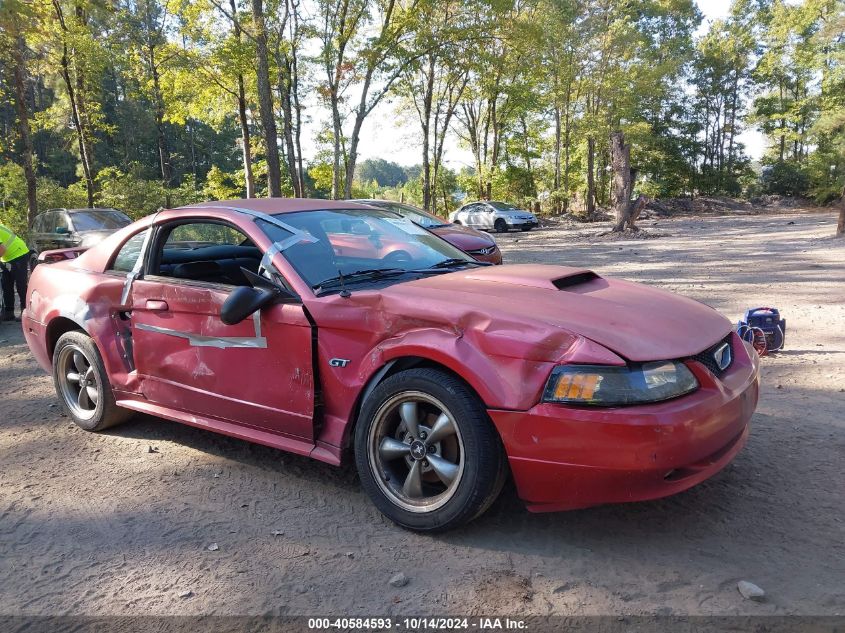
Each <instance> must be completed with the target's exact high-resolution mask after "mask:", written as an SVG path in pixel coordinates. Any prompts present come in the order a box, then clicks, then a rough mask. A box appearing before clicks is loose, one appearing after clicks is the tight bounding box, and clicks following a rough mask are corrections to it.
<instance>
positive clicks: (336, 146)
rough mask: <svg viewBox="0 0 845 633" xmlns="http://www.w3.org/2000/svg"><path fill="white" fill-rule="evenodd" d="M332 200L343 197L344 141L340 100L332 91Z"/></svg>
mask: <svg viewBox="0 0 845 633" xmlns="http://www.w3.org/2000/svg"><path fill="white" fill-rule="evenodd" d="M331 101H332V131H333V133H334V134H333V139H332V140H333V143H332V156H333V158H332V199H334V200H339V199H340V196H341V193H342V191H341V167H340V161H341V153H342V148H341V141H342V140H343V124H342V123H341V119H340V99H339V97H338V95H337V93H336V92H335V91H334V89H332V95H331Z"/></svg>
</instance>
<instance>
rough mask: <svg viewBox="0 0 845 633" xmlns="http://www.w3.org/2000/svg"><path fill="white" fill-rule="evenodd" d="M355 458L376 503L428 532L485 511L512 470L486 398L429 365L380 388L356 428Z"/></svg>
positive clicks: (398, 519) (394, 517)
mask: <svg viewBox="0 0 845 633" xmlns="http://www.w3.org/2000/svg"><path fill="white" fill-rule="evenodd" d="M355 462H356V466H357V468H358V474H359V476H360V478H361V484H362V486H363V487H364V490H366V492H367V494H369V496H370V498H371V499H372V500H373V503H375V505H376V507H378V509H379V510H380V511H381V512H382V513H383V514H385V515H386V516H387V517H388V518H389V519H391V520H392V521H394V522H395V523H397V524H399V525H401V526H402V527H405V528H409V529H412V530H420V531H435V530H446V529H449V528H453V527H457V526H459V525H461V524H463V523H466V522H468V521H471V520H472V519H474V518H475V517H477V516H479V515H480V514H482V513H483V512H484V511H485V510H486V509H487V508H488V507H489V506H490V504H491V503H493V501H494V500H495V499H496V497H497V496H498V495H499V492H500V491H501V489H502V485H503V484H504V479H505V475H506V473H507V470H506V465H505V454H504V449H503V448H502V444H501V441H500V440H499V436H498V434H497V433H496V430H495V429H494V427H493V425H492V423H491V422H490V419H489V418H488V416H487V413H486V411H485V409H484V405H483V404H482V402H481V401H480V400H479V399H478V397H477V396H476V395H475V394H474V393H473V392H472V391H471V390H470V389H469V388H468V387H467V386H466V385H465V384H464V383H463V382H462V381H461V380H459V379H458V378H456V377H454V376H452V375H450V374H448V373H446V372H443V371H440V370H437V369H428V368H425V369H410V370H407V371H403V372H400V373H398V374H395V375H393V376H391V377H390V378H388V379H386V380H385V381H384V382H382V383H381V384H380V385H378V387H376V388H375V389H374V390H373V392H372V394H370V396H369V397H368V398H367V400H366V401H365V402H364V404H363V406H362V408H361V414H360V417H359V419H358V424H357V425H356V429H355Z"/></svg>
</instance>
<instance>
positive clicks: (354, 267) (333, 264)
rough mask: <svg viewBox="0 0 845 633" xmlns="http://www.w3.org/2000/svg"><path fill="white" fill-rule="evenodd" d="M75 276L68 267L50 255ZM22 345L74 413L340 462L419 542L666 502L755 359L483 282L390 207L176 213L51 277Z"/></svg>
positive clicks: (487, 278) (720, 434) (600, 305)
mask: <svg viewBox="0 0 845 633" xmlns="http://www.w3.org/2000/svg"><path fill="white" fill-rule="evenodd" d="M56 259H60V258H56ZM29 288H30V293H31V294H30V297H29V302H28V306H27V308H26V312H25V314H24V317H23V327H24V332H25V334H26V338H27V341H28V343H29V346H30V349H31V350H32V352H33V354H34V355H35V357H36V358H37V359H38V361H39V362H40V364H41V365H42V366H43V367H44V368H45V370H47V371H49V372H51V373H52V376H53V380H54V382H55V387H56V391H57V393H58V396H59V398H60V399H61V401H62V403H63V405H64V407H65V408H66V409H67V412H68V414H69V415H70V416H71V417H72V418H73V420H74V421H75V422H76V423H77V424H78V425H79V426H81V427H82V428H84V429H87V430H91V431H98V430H101V429H105V428H107V427H109V426H111V425H113V424H116V423H118V422H120V421H121V420H123V419H125V418H126V417H127V416H128V415H130V414H131V412H133V411H141V412H144V413H149V414H153V415H156V416H161V417H163V418H167V419H170V420H176V421H178V422H182V423H184V424H189V425H192V426H197V427H201V428H205V429H209V430H211V431H217V432H219V433H224V434H226V435H230V436H233V437H237V438H242V439H246V440H249V441H252V442H257V443H259V444H264V445H267V446H272V447H275V448H279V449H283V450H287V451H292V452H294V453H298V454H301V455H308V456H310V457H313V458H314V459H318V460H322V461H325V462H329V463H331V464H340V463H341V460H342V459H343V458H344V456H345V455H347V454H349V455H351V456H354V460H355V463H356V465H357V469H358V472H359V474H360V479H361V483H362V485H363V487H364V489H365V490H366V492H367V493H368V494H369V496H370V497H371V498H372V500H373V502H374V503H375V505H376V506H377V507H378V508H379V509H380V510H381V511H382V512H383V513H384V514H385V515H387V516H388V517H389V518H390V519H392V520H393V521H395V522H396V523H398V524H400V525H402V526H404V527H407V528H411V529H415V530H438V529H446V528H451V527H454V526H457V525H460V524H462V523H464V522H466V521H469V520H471V519H473V518H475V517H478V516H479V515H481V514H482V513H483V512H484V511H485V510H486V509H487V508H488V507H489V506H490V504H491V503H492V502H493V501H494V500H495V499H496V497H497V495H498V494H499V492H500V490H501V488H502V485H503V483H504V481H505V479H506V477H507V476H508V474H510V475H512V476H513V478H514V480H515V484H516V489H517V491H518V494H519V496H520V497H521V498H522V499H523V500H524V501H525V503H526V504H527V506H528V508H529V509H530V510H533V511H546V510H564V509H570V508H581V507H587V506H592V505H597V504H605V503H616V502H624V501H637V500H644V499H654V498H658V497H663V496H666V495H670V494H674V493H677V492H679V491H681V490H685V489H687V488H689V487H690V486H693V485H695V484H697V483H699V482H701V481H703V480H704V479H707V478H708V477H710V476H712V475H713V474H715V473H716V472H718V471H719V470H720V469H722V468H723V467H724V466H725V465H726V464H728V463H729V462H730V461H731V460H732V459H733V458H734V457H735V456H736V454H737V453H738V451H739V450H740V449H741V448H742V446H743V445H744V443H745V441H746V438H747V436H748V428H749V420H750V418H751V415H752V413H753V411H754V408H755V406H756V404H757V394H758V365H757V357H756V354H755V353H753V351H749V348H748V346H747V345H746V344H745V343H744V342H743V341H741V340H740V339H739V338H738V337H737V336H736V335H735V334H734V333H733V332H732V329H731V325H730V323H729V322H728V320H727V319H725V318H724V317H722V316H720V315H719V314H718V313H716V312H715V311H714V310H712V309H710V308H709V307H707V306H705V305H702V304H700V303H697V302H695V301H692V300H691V299H687V298H684V297H680V296H677V295H673V294H670V293H668V292H664V291H661V290H657V289H654V288H651V287H648V286H644V285H639V284H635V283H630V282H627V281H621V280H615V279H608V278H605V277H602V276H600V275H598V274H596V273H594V272H592V271H589V270H584V269H575V268H565V267H559V266H543V265H511V266H489V265H485V264H484V263H482V262H478V261H476V260H473V259H472V258H471V257H469V256H468V255H467V254H465V253H463V252H462V251H460V250H458V249H457V248H455V247H454V246H452V245H450V244H449V243H448V242H446V241H444V240H443V239H441V238H439V237H437V236H436V235H434V234H432V233H430V232H428V231H426V230H425V229H423V228H421V227H420V226H418V225H417V224H415V223H413V222H411V221H410V220H407V219H405V218H403V217H401V216H399V215H397V214H395V213H391V212H390V211H387V210H381V209H375V208H372V207H367V206H366V205H358V204H354V203H350V202H342V201H336V202H330V201H324V200H284V199H262V200H255V199H253V200H234V201H225V202H208V203H204V204H199V205H194V206H190V207H184V208H181V209H174V210H164V211H160V212H158V213H156V214H154V215H152V216H149V217H146V218H144V219H142V220H139V221H138V222H135V223H134V224H132V225H130V226H128V227H126V228H125V229H122V230H121V231H119V232H118V233H116V234H114V235H112V236H110V237H109V238H107V239H106V240H105V241H103V242H102V243H100V244H99V245H97V246H95V247H93V248H91V249H90V250H88V251H86V252H85V253H83V254H82V255H81V256H79V257H78V258H76V259H71V260H64V261H58V262H57V263H54V264H50V265H44V266H39V267H37V268H36V269H35V272H34V273H33V275H32V279H31V281H30V286H29Z"/></svg>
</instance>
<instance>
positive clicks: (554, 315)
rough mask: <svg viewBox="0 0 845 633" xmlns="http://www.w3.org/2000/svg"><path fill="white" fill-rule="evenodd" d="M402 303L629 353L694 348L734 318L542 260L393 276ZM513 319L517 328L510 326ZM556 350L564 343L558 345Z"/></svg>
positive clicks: (643, 357) (668, 353) (532, 335)
mask: <svg viewBox="0 0 845 633" xmlns="http://www.w3.org/2000/svg"><path fill="white" fill-rule="evenodd" d="M381 292H382V293H384V294H385V295H392V296H394V297H395V298H397V299H398V298H400V296H401V297H402V298H403V299H405V300H404V301H402V303H403V304H404V305H406V306H413V305H415V304H416V305H420V304H422V303H423V302H425V305H426V306H427V308H426V309H427V310H431V309H432V305H433V304H439V305H440V308H441V309H442V311H443V313H444V314H449V315H452V316H451V318H452V320H453V321H454V323H456V324H459V323H460V322H461V321H462V320H465V318H464V315H461V314H456V313H455V311H456V310H459V311H463V312H465V313H473V314H476V315H477V314H483V315H484V316H485V318H486V319H487V320H488V323H489V324H488V325H487V326H485V327H486V329H487V330H488V331H495V330H497V329H498V330H501V328H497V327H496V325H495V321H496V320H497V319H498V320H501V321H502V322H505V323H507V328H506V329H507V330H508V331H509V332H510V334H509V335H508V336H510V337H511V338H513V337H519V336H521V335H520V333H519V331H518V330H519V329H522V330H523V331H524V338H525V339H526V340H527V339H535V340H536V339H537V338H538V336H539V335H541V334H542V332H543V331H546V332H547V333H548V334H549V336H544V337H543V338H544V339H545V340H560V341H564V340H566V337H559V336H553V335H554V334H564V333H566V334H568V335H572V334H574V335H579V336H582V337H585V338H588V339H590V340H592V341H594V342H596V343H599V344H600V345H602V346H604V347H606V348H607V349H609V350H611V351H613V352H615V353H616V354H618V355H619V356H622V357H623V358H625V359H627V360H629V361H652V360H667V359H675V358H684V357H687V356H693V355H695V354H697V353H699V352H701V351H703V350H704V349H706V348H708V347H710V346H711V345H713V344H715V343H717V342H718V341H720V340H721V339H722V338H724V337H725V336H726V335H727V334H728V333H729V332H730V330H731V323H730V322H729V321H728V320H727V319H726V318H725V317H723V316H722V315H720V314H719V313H718V312H716V311H715V310H713V309H712V308H710V307H708V306H706V305H704V304H702V303H699V302H697V301H694V300H692V299H689V298H687V297H682V296H680V295H676V294H673V293H670V292H666V291H664V290H659V289H657V288H652V287H650V286H646V285H643V284H637V283H633V282H629V281H624V280H619V279H607V278H604V277H600V276H599V275H597V274H595V273H593V272H592V271H589V270H585V269H578V268H568V267H562V266H545V265H533V264H526V265H507V266H496V267H490V268H486V267H485V268H473V269H469V270H465V271H458V272H454V273H449V274H445V275H440V276H434V277H427V278H424V279H420V280H416V281H412V282H408V283H403V284H396V285H393V286H391V287H388V288H385V289H383V290H382V291H381ZM515 324H517V325H520V324H521V328H519V327H515ZM559 351H560V352H561V353H563V352H565V351H566V350H559Z"/></svg>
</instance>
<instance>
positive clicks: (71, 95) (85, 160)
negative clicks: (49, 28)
mask: <svg viewBox="0 0 845 633" xmlns="http://www.w3.org/2000/svg"><path fill="white" fill-rule="evenodd" d="M53 8H54V9H55V11H56V19H57V20H58V21H59V26H60V27H61V29H62V32H63V34H62V56H61V60H60V61H61V66H62V72H61V74H62V79H63V80H64V82H65V88H66V90H67V96H68V101H70V114H71V120H72V121H73V126H74V128H76V141H77V144H78V145H79V158H80V160H81V161H82V174H83V176H84V178H85V188H86V190H87V193H88V206H89V207H93V206H94V178H93V176H92V174H91V157H90V156H89V155H88V144H87V142H86V140H85V128H84V126H83V124H82V117H81V116H80V113H79V104H78V103H77V99H76V90H75V89H74V81H73V80H72V78H71V75H70V60H69V59H68V50H67V32H68V28H67V25H66V24H65V17H64V12H63V11H62V7H61V5H60V4H59V2H58V0H53Z"/></svg>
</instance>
